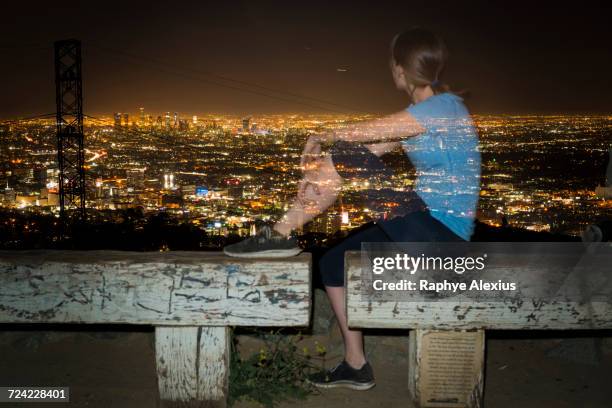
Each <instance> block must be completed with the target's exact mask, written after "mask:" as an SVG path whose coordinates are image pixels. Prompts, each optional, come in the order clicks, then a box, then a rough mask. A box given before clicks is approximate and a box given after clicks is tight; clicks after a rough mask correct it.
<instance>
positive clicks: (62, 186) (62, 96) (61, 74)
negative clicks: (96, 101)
mask: <svg viewBox="0 0 612 408" xmlns="http://www.w3.org/2000/svg"><path fill="white" fill-rule="evenodd" d="M55 98H56V105H57V161H58V164H59V200H60V216H61V219H62V220H64V221H65V220H66V217H67V213H66V211H67V210H74V215H75V218H77V219H79V220H84V219H85V169H84V166H83V165H84V152H83V93H82V81H81V42H80V41H78V40H63V41H57V42H55Z"/></svg>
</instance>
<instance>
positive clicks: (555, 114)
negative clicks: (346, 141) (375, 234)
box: [0, 110, 612, 122]
mask: <svg viewBox="0 0 612 408" xmlns="http://www.w3.org/2000/svg"><path fill="white" fill-rule="evenodd" d="M166 112H170V113H171V114H174V112H177V113H178V116H179V117H180V118H182V119H190V120H191V119H192V117H193V116H194V115H195V116H198V119H200V117H202V118H203V117H205V116H211V115H218V116H235V117H247V116H291V115H297V116H317V115H320V116H330V117H333V116H379V115H385V114H386V113H388V112H347V113H340V112H338V113H335V112H265V113H262V112H245V113H236V112H197V113H193V112H180V111H172V110H170V111H162V112H148V111H146V110H145V113H146V114H147V115H151V116H153V117H157V116H163V115H165V113H166ZM115 113H127V114H129V115H130V117H137V116H136V115H137V114H139V111H112V112H104V113H93V114H86V115H85V118H84V120H85V121H87V120H88V118H87V116H91V117H97V118H106V119H109V120H112V119H113V115H114V114H115ZM49 114H51V112H50V113H47V114H40V115H36V114H34V115H29V116H26V115H22V116H18V117H8V116H5V117H0V122H10V121H27V120H34V119H39V120H54V117H53V116H49ZM52 114H55V113H52ZM42 115H47V116H48V117H41V118H39V117H37V116H42ZM132 115H134V116H132ZM471 116H473V117H477V116H508V117H512V116H515V117H542V118H544V117H563V116H567V117H570V116H585V117H606V116H610V117H611V118H612V111H610V112H607V113H606V112H546V113H538V112H504V113H502V112H491V113H480V112H475V113H471Z"/></svg>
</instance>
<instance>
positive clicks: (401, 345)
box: [0, 327, 612, 408]
mask: <svg viewBox="0 0 612 408" xmlns="http://www.w3.org/2000/svg"><path fill="white" fill-rule="evenodd" d="M132 330H138V331H132ZM530 336H531V335H530ZM521 337H522V338H520V337H519V338H517V337H514V338H513V337H511V336H510V337H509V335H507V334H503V333H501V334H499V333H497V334H491V335H490V336H488V340H487V367H486V380H485V384H486V385H485V406H487V407H492V408H505V407H508V408H510V407H512V408H516V407H523V408H530V407H534V408H535V407H538V408H541V407H555V408H565V407H567V408H569V407H602V408H603V407H606V408H609V407H611V406H612V386H611V385H612V382H611V381H610V379H611V378H612V376H611V373H612V355H611V354H610V353H609V351H605V350H608V348H609V347H608V346H609V341H610V339H609V338H607V339H604V340H603V344H604V348H603V350H604V351H605V352H604V353H603V355H602V357H601V359H599V361H598V362H596V361H592V359H590V357H589V356H590V355H591V353H590V351H589V350H590V348H591V345H592V340H591V339H586V338H580V339H576V340H571V339H568V340H563V341H562V342H560V341H559V340H558V339H554V338H550V337H549V336H546V335H545V336H539V338H535V339H534V338H533V336H531V337H527V338H526V336H525V335H522V336H521ZM313 339H316V337H313V338H311V339H310V341H312V340H313ZM319 340H320V342H321V343H323V344H325V341H326V340H329V341H335V340H333V339H331V340H330V339H326V338H319ZM367 342H368V343H369V345H368V349H369V353H370V360H371V361H372V364H373V366H374V369H375V374H376V380H377V386H376V387H375V388H374V389H372V390H370V391H366V392H355V391H348V390H327V391H324V392H322V393H321V394H320V395H313V396H311V397H310V398H309V399H307V400H306V401H297V402H296V401H288V402H286V403H283V404H281V405H280V407H283V408H284V407H292V408H295V407H346V406H350V407H351V408H361V407H363V408H366V407H368V408H370V407H378V406H388V407H395V406H402V407H410V406H412V405H411V404H410V402H409V398H408V391H407V386H406V384H407V381H408V361H407V358H406V354H407V352H406V351H407V347H406V346H405V345H406V343H407V338H405V337H404V336H394V337H384V336H381V337H374V336H370V337H368V339H367ZM600 342H601V341H600ZM247 343H248V341H247ZM567 344H569V345H570V347H565V350H564V349H563V347H562V346H564V345H567ZM606 344H607V345H608V346H606ZM606 347H608V348H606ZM559 350H561V351H559ZM330 351H331V352H330V354H331V358H332V359H333V356H334V353H335V354H336V355H338V352H339V348H338V347H334V346H331V347H330ZM8 385H15V386H25V385H39V386H70V388H71V402H70V403H68V404H57V403H53V404H51V403H46V404H23V403H20V404H16V407H17V408H19V407H24V408H25V407H36V406H40V407H44V408H49V407H53V406H57V407H60V406H69V407H71V408H76V407H87V408H123V407H126V408H128V407H129V408H145V407H147V408H149V407H156V406H157V405H158V400H157V388H156V387H157V385H156V378H155V361H154V347H153V333H152V331H150V330H149V329H139V328H134V327H131V328H126V329H121V330H120V331H113V332H89V331H84V330H77V331H70V330H62V331H39V330H37V331H28V332H24V331H16V330H12V329H10V330H4V331H2V332H0V386H8ZM5 406H6V407H9V406H10V404H6V403H5V404H1V403H0V408H3V407H5ZM236 406H237V407H239V408H254V407H256V406H257V405H256V404H253V403H239V404H237V405H236Z"/></svg>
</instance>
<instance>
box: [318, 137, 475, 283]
mask: <svg viewBox="0 0 612 408" xmlns="http://www.w3.org/2000/svg"><path fill="white" fill-rule="evenodd" d="M331 153H332V161H333V163H334V166H335V167H336V171H337V172H338V174H340V176H342V177H343V178H349V177H351V176H354V175H355V174H356V173H359V174H358V176H359V177H381V176H386V175H389V176H390V171H389V170H388V169H386V168H385V165H384V164H383V163H382V162H381V161H380V159H379V158H378V157H376V156H375V155H374V154H372V153H371V152H370V151H369V150H368V149H367V148H365V147H363V146H360V145H359V144H352V143H351V144H347V143H339V144H337V145H335V146H334V147H332V149H331ZM404 197H409V199H408V200H405V201H404V202H403V204H402V207H403V209H404V211H400V213H401V214H402V215H398V216H396V217H393V218H391V219H389V220H380V221H376V222H371V223H368V224H366V225H364V226H362V227H360V228H358V229H357V230H355V231H353V232H351V233H350V234H349V235H348V236H347V237H346V238H345V239H344V240H342V242H340V243H339V244H338V245H336V246H334V247H332V248H330V249H329V250H328V251H327V252H326V253H325V254H324V255H323V256H322V257H321V260H320V261H319V270H320V272H321V280H322V282H323V284H324V285H325V286H344V252H345V251H349V250H361V243H362V242H436V241H438V242H453V241H465V240H464V239H463V238H461V237H459V236H458V235H456V234H455V233H454V232H452V231H451V230H450V229H449V228H447V227H446V226H445V225H444V224H442V223H441V222H440V221H438V220H437V219H435V218H434V217H432V216H431V214H430V212H429V211H428V210H427V206H426V205H425V203H423V201H422V200H421V198H420V197H419V196H418V195H417V194H416V193H414V192H406V193H405V194H404Z"/></svg>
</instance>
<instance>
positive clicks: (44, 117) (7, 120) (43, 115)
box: [0, 112, 56, 123]
mask: <svg viewBox="0 0 612 408" xmlns="http://www.w3.org/2000/svg"><path fill="white" fill-rule="evenodd" d="M55 115H56V114H55V112H53V113H44V114H42V115H36V116H30V117H25V118H17V119H6V120H1V121H0V123H15V122H26V121H29V120H36V119H46V118H49V117H52V116H55Z"/></svg>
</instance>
